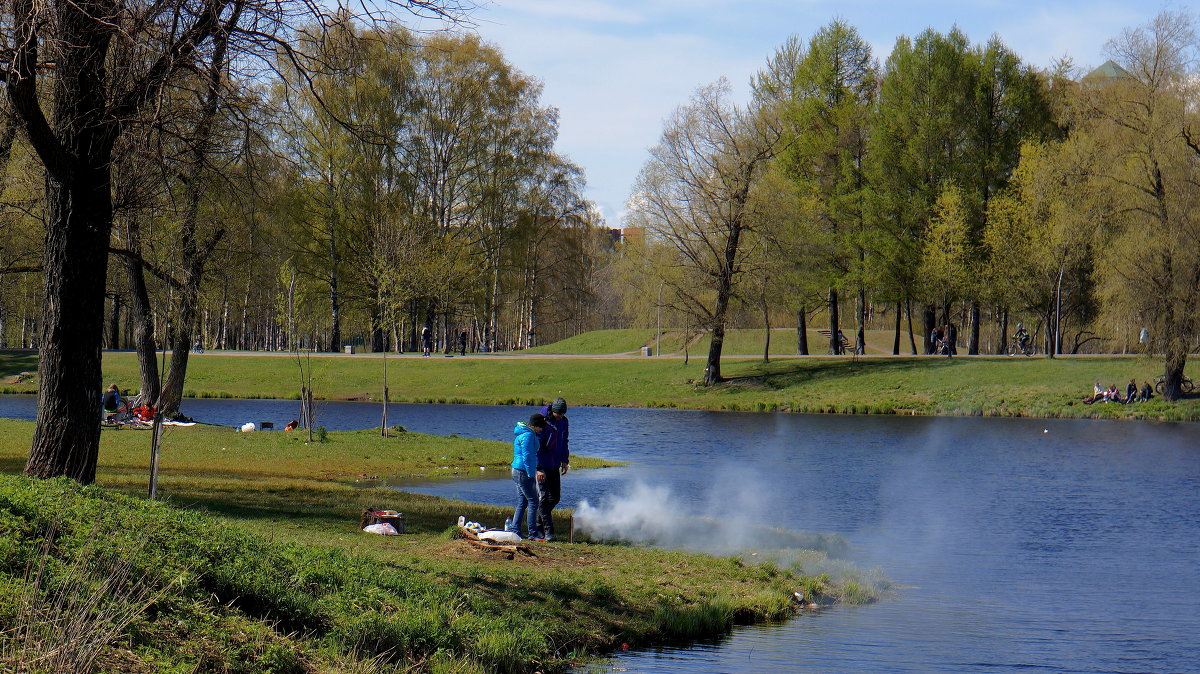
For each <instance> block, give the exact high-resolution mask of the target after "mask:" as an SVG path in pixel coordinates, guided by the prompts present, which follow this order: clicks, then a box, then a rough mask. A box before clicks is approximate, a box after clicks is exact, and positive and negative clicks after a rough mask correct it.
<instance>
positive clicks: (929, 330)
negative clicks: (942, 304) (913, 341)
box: [921, 304, 937, 355]
mask: <svg viewBox="0 0 1200 674" xmlns="http://www.w3.org/2000/svg"><path fill="white" fill-rule="evenodd" d="M921 318H922V319H923V320H922V323H923V324H924V328H925V331H924V334H923V335H921V339H922V340H924V343H925V354H926V355H928V354H931V353H933V340H932V339H930V335H932V334H933V329H934V328H935V327H936V324H937V308H935V307H934V306H933V305H932V304H926V305H925V311H924V312H923V314H922V316H921Z"/></svg>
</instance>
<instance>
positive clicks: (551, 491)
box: [533, 398, 571, 541]
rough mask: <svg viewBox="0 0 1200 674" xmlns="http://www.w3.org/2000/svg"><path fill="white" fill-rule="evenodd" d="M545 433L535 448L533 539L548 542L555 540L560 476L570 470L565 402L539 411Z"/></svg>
mask: <svg viewBox="0 0 1200 674" xmlns="http://www.w3.org/2000/svg"><path fill="white" fill-rule="evenodd" d="M542 415H543V416H545V417H546V431H545V432H544V433H542V437H541V441H542V443H541V448H540V449H538V465H537V469H538V474H539V475H542V477H539V478H538V519H537V531H536V532H535V533H534V535H533V537H534V538H536V539H540V540H544V541H548V540H550V539H551V538H553V537H554V519H553V518H552V517H551V515H552V514H553V512H554V506H556V505H558V502H559V500H560V499H561V498H562V476H563V475H566V474H567V471H568V470H570V469H571V451H570V444H569V443H570V439H571V427H570V424H569V422H568V421H567V401H566V400H564V399H562V398H555V399H554V402H552V403H550V404H549V405H546V406H545V407H543V408H542Z"/></svg>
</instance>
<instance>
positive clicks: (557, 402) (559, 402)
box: [550, 398, 567, 414]
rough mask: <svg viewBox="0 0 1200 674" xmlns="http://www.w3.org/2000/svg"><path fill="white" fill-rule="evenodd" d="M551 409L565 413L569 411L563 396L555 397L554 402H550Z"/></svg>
mask: <svg viewBox="0 0 1200 674" xmlns="http://www.w3.org/2000/svg"><path fill="white" fill-rule="evenodd" d="M550 411H551V412H557V413H558V414H564V413H566V411H567V401H566V400H564V399H562V398H555V399H554V402H552V403H550Z"/></svg>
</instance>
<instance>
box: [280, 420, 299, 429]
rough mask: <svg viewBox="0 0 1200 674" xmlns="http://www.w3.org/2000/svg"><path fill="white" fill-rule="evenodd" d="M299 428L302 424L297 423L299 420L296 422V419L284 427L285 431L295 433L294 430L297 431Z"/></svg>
mask: <svg viewBox="0 0 1200 674" xmlns="http://www.w3.org/2000/svg"><path fill="white" fill-rule="evenodd" d="M299 426H300V422H299V421H297V420H295V419H292V420H291V421H289V422H288V423H287V426H284V427H283V430H285V431H294V430H296V429H297V428H298V427H299Z"/></svg>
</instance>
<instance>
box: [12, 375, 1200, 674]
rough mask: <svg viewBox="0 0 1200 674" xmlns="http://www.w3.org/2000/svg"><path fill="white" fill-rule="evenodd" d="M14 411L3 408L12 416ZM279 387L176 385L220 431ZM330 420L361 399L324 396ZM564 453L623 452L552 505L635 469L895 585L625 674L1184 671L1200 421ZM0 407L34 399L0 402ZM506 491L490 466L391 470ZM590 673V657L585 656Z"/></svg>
mask: <svg viewBox="0 0 1200 674" xmlns="http://www.w3.org/2000/svg"><path fill="white" fill-rule="evenodd" d="M22 409H24V410H25V411H24V412H22V411H21V410H22ZM295 410H296V403H295V402H292V401H252V400H238V401H232V400H195V401H188V402H187V404H186V406H185V411H186V413H187V414H189V415H191V416H193V417H195V418H196V419H197V420H201V421H207V422H210V423H219V424H227V425H238V424H242V423H245V422H247V421H256V422H257V421H273V422H274V423H275V424H276V425H277V426H281V425H282V424H283V423H285V422H286V421H287V420H289V419H291V418H293V417H295V416H296V414H295ZM530 411H531V410H529V409H528V408H522V407H483V406H470V405H394V406H392V409H391V413H390V418H391V420H392V423H399V424H403V425H404V426H406V427H407V428H409V429H411V430H414V431H423V432H430V433H439V434H449V433H457V434H459V435H469V436H474V437H484V438H493V439H498V440H508V439H510V438H511V437H512V436H511V429H512V426H513V423H514V422H515V421H517V420H518V419H521V418H524V417H526V416H527V415H528V414H529V412H530ZM318 414H319V415H320V416H319V423H322V424H324V425H325V426H327V427H328V428H330V429H348V428H365V427H373V426H378V425H379V408H378V406H376V405H367V404H363V403H326V404H323V405H321V406H320V409H319V412H318ZM569 415H570V418H571V424H572V448H573V449H574V451H575V452H577V453H580V454H586V455H590V456H599V457H605V458H612V459H621V460H625V461H630V462H632V463H633V465H631V466H629V467H625V468H614V469H605V470H594V471H579V472H573V473H570V474H568V475H567V477H566V478H564V483H563V489H564V500H563V505H564V506H573V505H575V504H577V503H578V502H579V501H580V500H581V499H587V500H588V501H589V503H591V504H592V505H599V506H601V507H603V506H604V504H606V503H612V502H614V501H617V500H620V499H621V497H622V496H623V495H626V494H628V493H629V491H630V489H631V488H632V487H633V485H634V484H636V483H641V484H643V485H646V486H650V487H653V488H658V489H661V490H665V492H666V498H665V499H664V502H665V503H668V504H669V505H670V508H667V509H666V510H669V512H663V513H662V517H667V518H669V517H673V516H684V515H689V516H690V515H703V516H716V517H721V518H724V519H726V520H729V521H733V522H745V523H756V524H771V525H779V526H785V527H788V528H793V529H804V530H809V531H818V532H829V533H840V534H842V535H844V536H845V537H846V538H847V539H848V540H849V542H850V545H851V547H852V553H851V558H852V560H853V561H854V562H855V563H856V564H858V565H859V566H861V567H880V568H882V570H883V571H884V573H885V574H886V575H887V576H888V577H889V578H890V579H891V580H892V581H894V582H895V583H896V584H897V585H898V586H900V587H899V589H898V590H896V592H895V596H893V597H891V598H889V599H887V600H885V601H882V602H879V603H877V604H873V605H870V606H863V607H857V608H851V607H835V608H832V609H826V610H822V611H820V612H817V613H813V614H807V615H804V616H802V617H799V618H797V619H795V620H791V621H788V622H786V623H784V624H781V625H769V626H756V627H745V628H738V629H737V630H735V632H734V633H733V634H732V635H730V636H728V637H725V638H723V639H720V640H718V641H715V642H712V643H702V644H697V645H694V646H691V647H689V648H683V649H663V650H652V651H638V650H636V648H637V644H636V643H634V644H633V646H634V648H635V650H634V651H631V652H630V653H627V654H623V655H621V656H618V657H616V658H614V659H613V660H611V661H610V663H609V664H608V665H607V666H605V667H602V668H601V671H603V670H604V669H611V670H612V671H631V672H682V671H693V672H695V671H703V672H762V671H768V670H776V671H864V670H866V671H922V672H923V671H980V670H987V671H1011V670H1028V669H1039V670H1046V671H1062V672H1184V671H1200V639H1198V638H1197V635H1198V634H1200V564H1198V562H1200V425H1198V424H1163V423H1132V422H1107V421H1095V420H1089V421H1070V420H1024V419H977V418H976V419H971V418H964V419H935V418H921V417H917V418H899V417H850V416H803V415H789V414H738V413H710V412H694V411H675V410H632V409H618V408H572V409H571V410H570V412H569ZM0 416H9V417H23V418H32V416H33V414H32V402H31V401H30V400H29V399H28V398H24V399H22V398H21V397H18V396H0ZM405 488H409V489H412V490H413V491H420V492H423V493H430V494H438V495H442V496H448V497H453V498H462V499H467V500H472V501H481V502H487V503H494V504H508V503H510V502H511V500H512V495H511V492H512V489H513V488H512V485H511V482H510V481H508V480H475V481H462V482H457V483H452V484H445V483H440V484H424V485H405ZM589 671H593V670H589Z"/></svg>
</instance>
